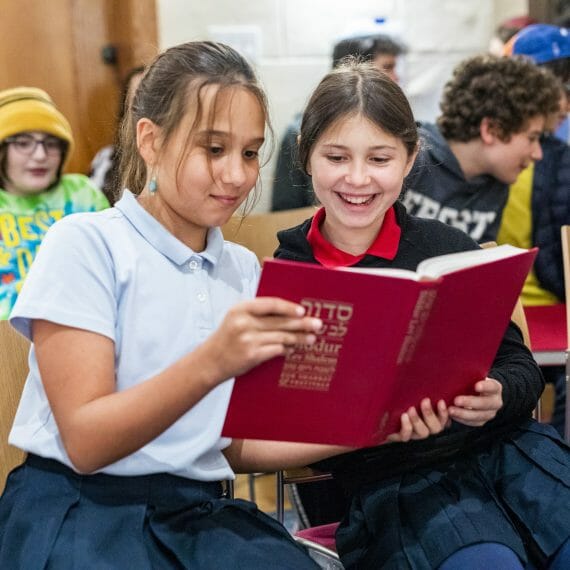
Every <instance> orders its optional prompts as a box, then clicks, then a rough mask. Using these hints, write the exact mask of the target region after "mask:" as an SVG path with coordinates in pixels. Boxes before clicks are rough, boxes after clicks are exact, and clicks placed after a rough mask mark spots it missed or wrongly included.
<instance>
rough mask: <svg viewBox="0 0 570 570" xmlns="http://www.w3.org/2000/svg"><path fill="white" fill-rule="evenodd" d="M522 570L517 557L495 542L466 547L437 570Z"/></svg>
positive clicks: (508, 549)
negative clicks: (498, 569)
mask: <svg viewBox="0 0 570 570" xmlns="http://www.w3.org/2000/svg"><path fill="white" fill-rule="evenodd" d="M488 568H501V570H523V569H524V566H523V564H522V562H521V561H520V559H519V557H518V556H517V555H516V554H515V552H514V551H512V550H511V549H510V548H508V547H507V546H505V545H503V544H498V543H495V542H485V543H481V544H472V545H470V546H466V547H465V548H462V549H461V550H458V551H457V552H454V553H453V554H452V555H451V556H450V557H449V558H448V559H447V560H445V562H444V563H443V564H442V565H441V566H440V567H439V570H487V569H488Z"/></svg>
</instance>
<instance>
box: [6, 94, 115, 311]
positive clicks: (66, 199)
mask: <svg viewBox="0 0 570 570" xmlns="http://www.w3.org/2000/svg"><path fill="white" fill-rule="evenodd" d="M72 150H73V136H72V133H71V127H70V126H69V123H68V122H67V119H66V118H65V117H64V116H63V115H62V114H61V113H60V112H59V110H58V109H57V108H56V107H55V105H54V103H53V101H52V100H51V99H50V97H49V95H48V94H47V93H45V91H42V90H41V89H36V88H32V87H16V88H14V89H6V90H4V91H0V279H1V281H0V319H3V320H4V319H7V318H8V316H9V314H10V310H11V309H12V307H13V306H14V303H15V302H16V298H17V296H18V293H19V291H20V289H21V287H22V282H23V280H24V278H25V277H26V275H27V273H28V270H29V268H30V265H31V263H32V261H33V259H34V257H35V255H36V252H37V250H38V247H39V245H40V243H41V241H42V239H43V237H44V235H45V233H46V231H47V230H48V228H49V227H50V226H51V225H52V224H53V223H54V222H55V221H56V220H59V219H60V218H62V217H63V216H67V215H68V214H73V213H75V212H93V211H97V210H102V209H104V208H107V207H108V206H109V203H108V202H107V199H106V198H105V197H104V196H103V194H101V192H100V191H99V190H97V188H95V186H93V185H92V184H91V183H90V182H89V179H88V178H87V177H85V176H83V175H81V174H65V175H64V174H62V172H63V168H64V166H65V163H66V162H67V160H68V159H69V157H70V155H71V152H72Z"/></svg>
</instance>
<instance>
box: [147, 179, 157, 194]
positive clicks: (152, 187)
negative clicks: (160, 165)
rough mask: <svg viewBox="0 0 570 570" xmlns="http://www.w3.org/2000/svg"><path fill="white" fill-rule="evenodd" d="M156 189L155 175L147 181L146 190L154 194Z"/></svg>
mask: <svg viewBox="0 0 570 570" xmlns="http://www.w3.org/2000/svg"><path fill="white" fill-rule="evenodd" d="M157 190H158V182H157V181H156V176H153V177H152V178H151V179H150V180H149V182H148V191H149V192H150V193H151V194H155V193H156V191H157Z"/></svg>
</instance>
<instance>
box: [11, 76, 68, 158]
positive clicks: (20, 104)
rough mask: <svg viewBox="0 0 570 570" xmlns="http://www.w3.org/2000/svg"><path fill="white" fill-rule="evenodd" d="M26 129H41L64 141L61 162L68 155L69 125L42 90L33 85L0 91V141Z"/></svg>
mask: <svg viewBox="0 0 570 570" xmlns="http://www.w3.org/2000/svg"><path fill="white" fill-rule="evenodd" d="M26 131H42V132H44V133H49V134H50V135H53V136H55V137H58V138H60V139H62V140H64V141H65V142H67V144H68V149H67V153H66V156H65V157H64V162H66V160H67V158H68V157H69V156H70V155H71V152H72V150H73V134H72V132H71V126H70V125H69V122H68V121H67V119H66V118H65V117H64V116H63V115H62V114H61V113H60V112H59V111H58V109H57V107H56V106H55V104H54V102H53V101H52V100H51V97H50V96H49V95H48V94H47V93H46V92H45V91H42V90H41V89H37V88H36V87H14V88H13V89H5V90H4V91H0V141H3V140H4V139H5V138H7V137H9V136H12V135H15V134H18V133H23V132H26Z"/></svg>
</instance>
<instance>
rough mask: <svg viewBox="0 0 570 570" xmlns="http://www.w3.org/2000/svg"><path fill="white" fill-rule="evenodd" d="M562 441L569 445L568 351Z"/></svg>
mask: <svg viewBox="0 0 570 570" xmlns="http://www.w3.org/2000/svg"><path fill="white" fill-rule="evenodd" d="M564 439H565V440H566V442H568V443H570V351H569V352H567V353H566V410H565V413H564Z"/></svg>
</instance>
